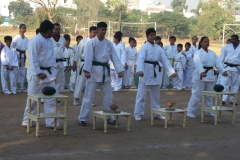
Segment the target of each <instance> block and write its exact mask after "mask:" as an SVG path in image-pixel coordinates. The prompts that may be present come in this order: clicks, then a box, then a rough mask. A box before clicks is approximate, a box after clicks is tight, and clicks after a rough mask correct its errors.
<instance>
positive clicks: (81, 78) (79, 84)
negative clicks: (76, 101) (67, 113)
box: [73, 62, 95, 98]
mask: <svg viewBox="0 0 240 160" xmlns="http://www.w3.org/2000/svg"><path fill="white" fill-rule="evenodd" d="M83 65H84V62H81V64H80V65H79V66H78V68H77V71H76V76H77V80H76V84H75V90H74V94H73V97H74V98H80V97H81V95H82V90H83V87H84V86H85V85H86V78H85V74H84V72H83V71H82V72H81V75H79V72H80V69H81V67H82V66H83ZM94 92H95V91H94Z"/></svg>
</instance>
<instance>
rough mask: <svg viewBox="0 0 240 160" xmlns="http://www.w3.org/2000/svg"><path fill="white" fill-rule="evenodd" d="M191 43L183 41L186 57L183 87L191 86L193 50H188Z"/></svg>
mask: <svg viewBox="0 0 240 160" xmlns="http://www.w3.org/2000/svg"><path fill="white" fill-rule="evenodd" d="M190 48H191V44H190V43H189V42H187V43H185V51H184V53H185V55H186V58H187V63H186V68H185V70H184V80H183V89H186V88H192V76H193V70H194V68H193V64H194V61H193V51H192V50H190Z"/></svg>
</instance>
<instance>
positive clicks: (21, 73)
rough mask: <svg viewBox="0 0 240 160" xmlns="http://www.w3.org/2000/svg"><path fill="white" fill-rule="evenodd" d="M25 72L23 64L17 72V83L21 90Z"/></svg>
mask: <svg viewBox="0 0 240 160" xmlns="http://www.w3.org/2000/svg"><path fill="white" fill-rule="evenodd" d="M25 70H26V69H25V64H24V63H22V64H21V67H19V68H18V71H17V82H18V83H19V84H20V89H21V90H22V89H24V79H25Z"/></svg>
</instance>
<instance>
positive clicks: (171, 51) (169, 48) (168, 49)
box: [163, 44, 178, 58]
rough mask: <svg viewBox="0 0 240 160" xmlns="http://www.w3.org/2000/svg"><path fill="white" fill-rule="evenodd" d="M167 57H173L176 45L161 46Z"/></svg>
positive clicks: (175, 52)
mask: <svg viewBox="0 0 240 160" xmlns="http://www.w3.org/2000/svg"><path fill="white" fill-rule="evenodd" d="M163 49H164V50H165V54H166V56H167V58H174V55H175V54H177V53H178V52H177V45H176V44H174V45H166V46H164V47H163Z"/></svg>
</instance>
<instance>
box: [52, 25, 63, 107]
mask: <svg viewBox="0 0 240 160" xmlns="http://www.w3.org/2000/svg"><path fill="white" fill-rule="evenodd" d="M53 25H54V29H53V35H52V38H51V40H52V42H53V50H54V57H55V58H56V62H57V66H56V69H57V77H56V80H55V83H56V84H55V85H56V93H59V92H60V91H61V89H62V88H64V86H62V79H63V76H64V65H63V62H64V61H65V60H64V59H63V53H64V50H65V44H66V41H65V39H64V38H63V37H62V36H61V35H60V29H61V27H60V24H59V23H54V24H53ZM59 103H61V102H60V101H59Z"/></svg>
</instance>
